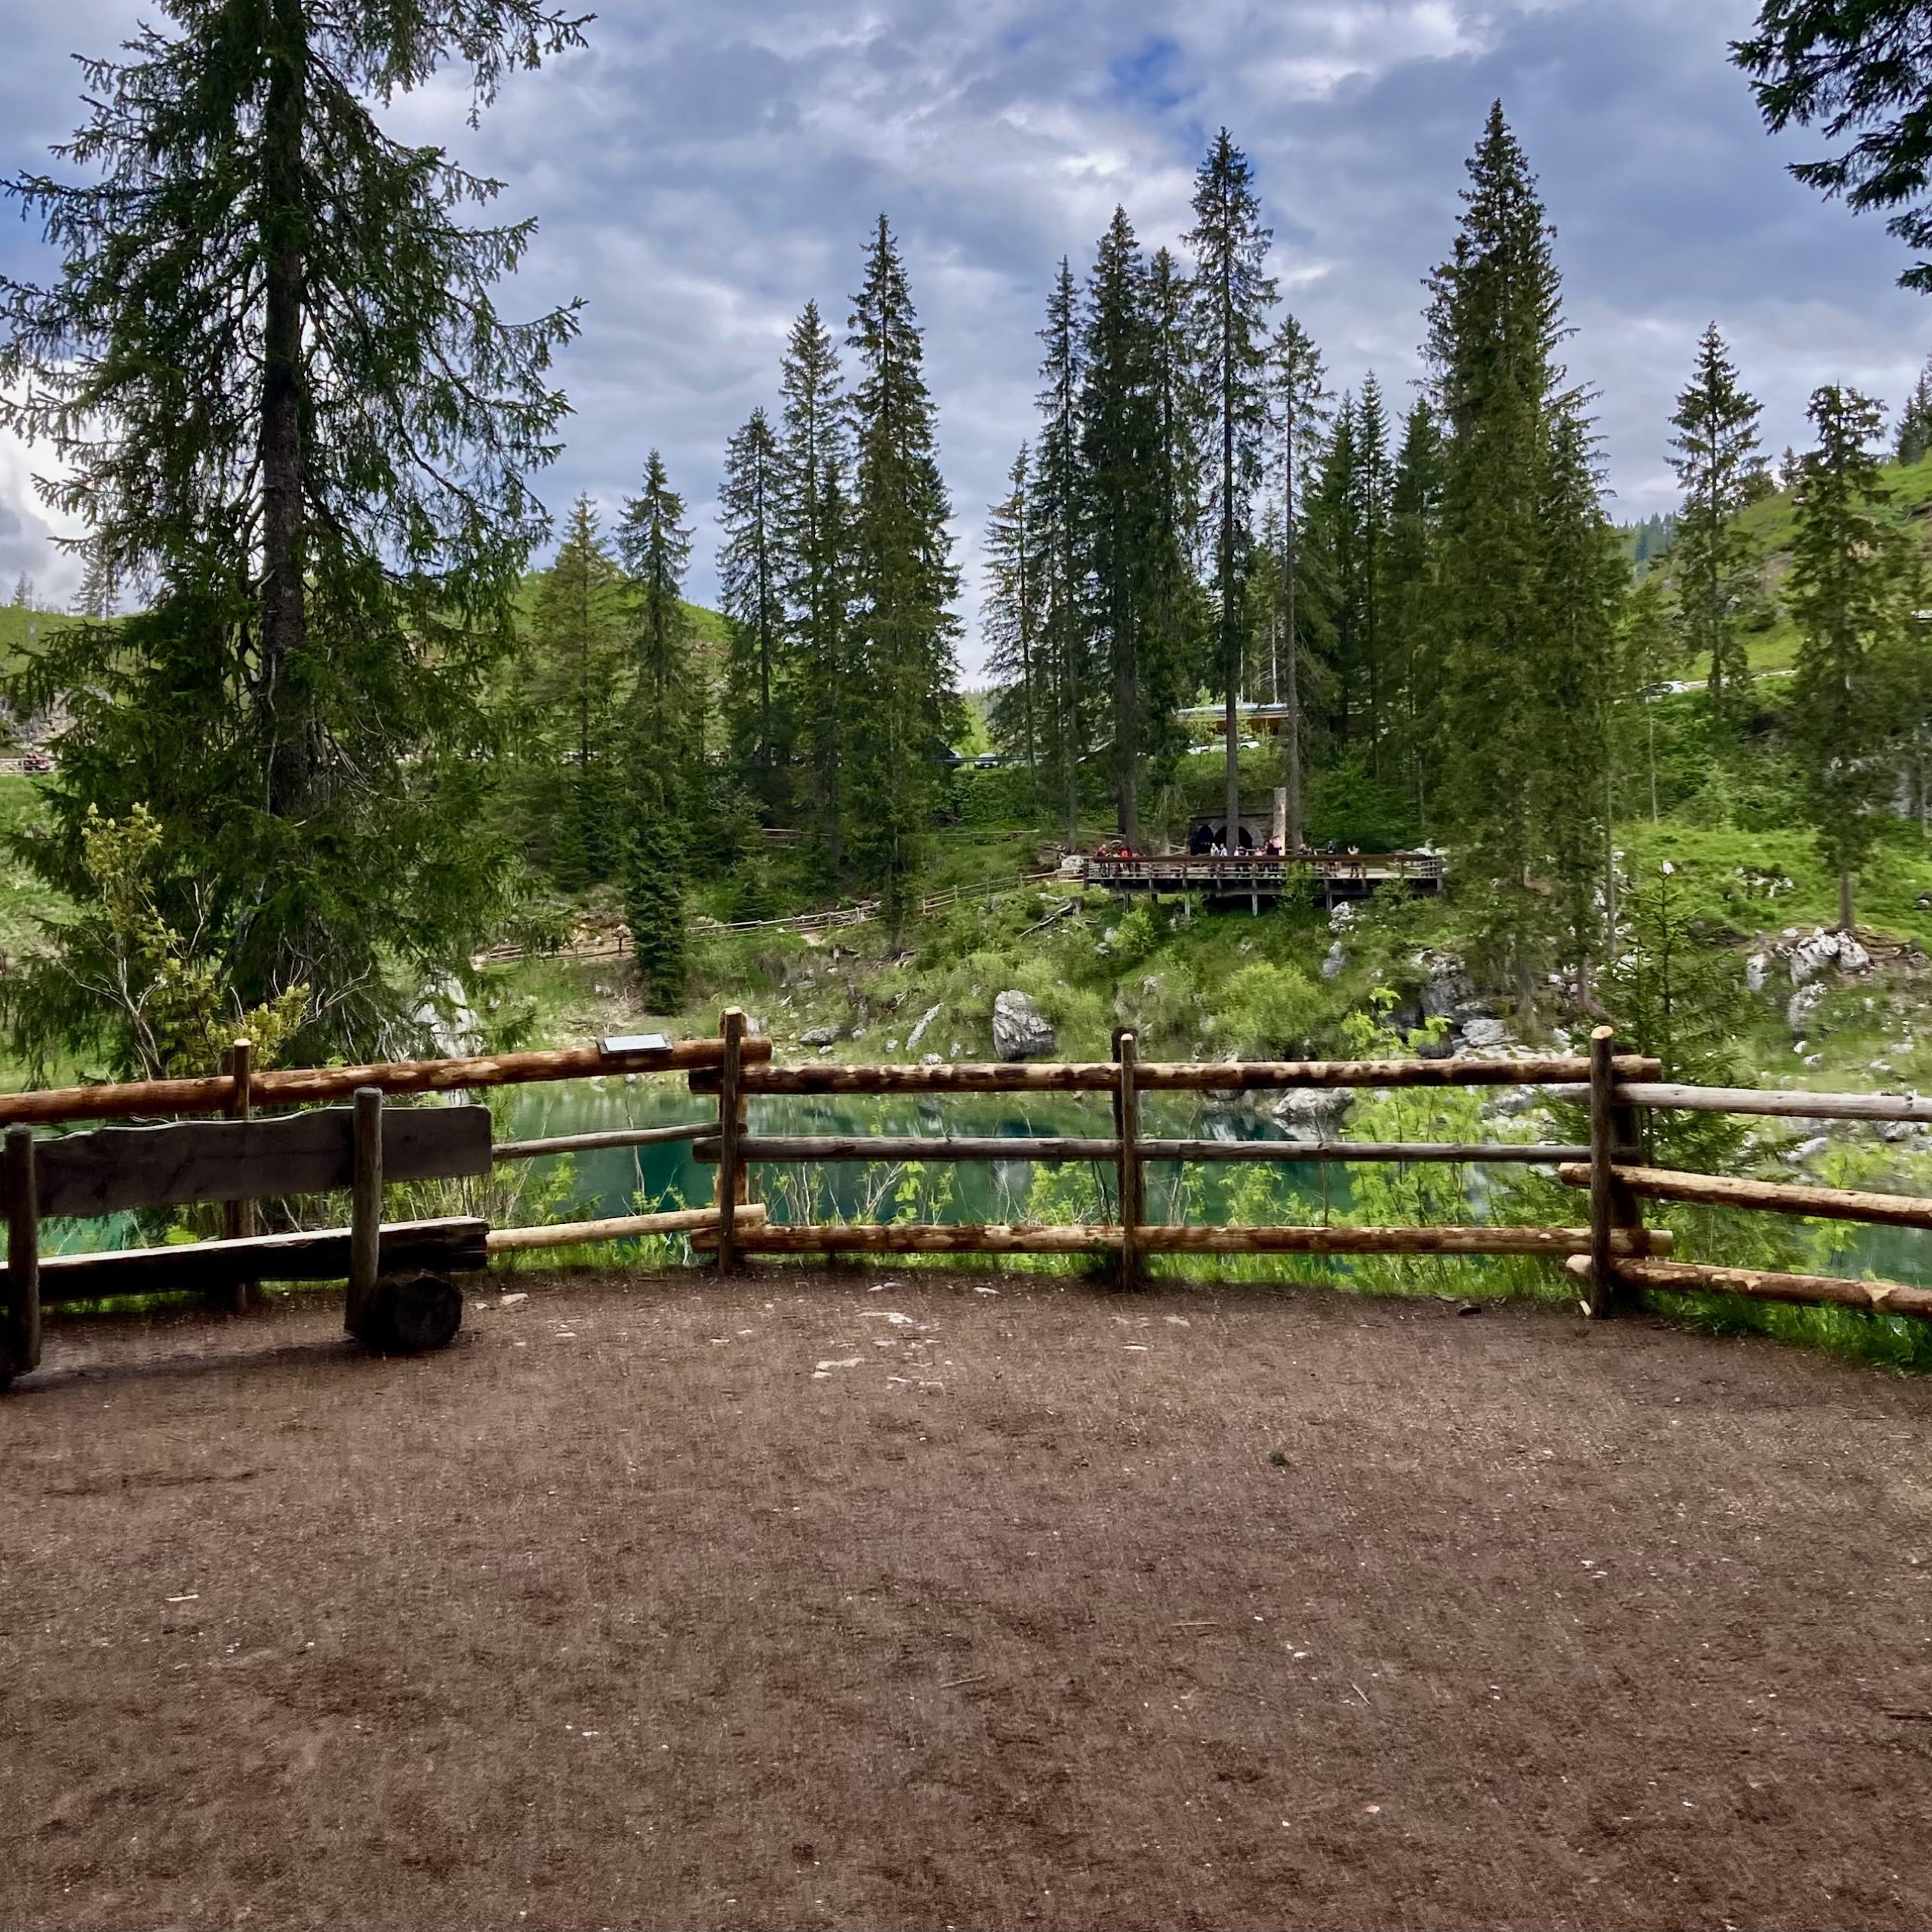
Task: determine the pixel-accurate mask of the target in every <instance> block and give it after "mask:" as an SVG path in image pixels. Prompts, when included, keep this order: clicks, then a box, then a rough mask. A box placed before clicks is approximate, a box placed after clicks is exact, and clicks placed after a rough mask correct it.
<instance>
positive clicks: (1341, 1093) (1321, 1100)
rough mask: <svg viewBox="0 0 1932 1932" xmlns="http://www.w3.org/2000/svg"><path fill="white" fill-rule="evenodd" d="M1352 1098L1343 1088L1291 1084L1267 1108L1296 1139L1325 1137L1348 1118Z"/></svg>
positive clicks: (1353, 1097)
mask: <svg viewBox="0 0 1932 1932" xmlns="http://www.w3.org/2000/svg"><path fill="white" fill-rule="evenodd" d="M1353 1106H1355V1095H1354V1094H1352V1093H1351V1092H1350V1091H1349V1089H1348V1088H1346V1087H1291V1088H1289V1089H1288V1091H1287V1092H1286V1093H1285V1094H1283V1095H1282V1096H1281V1098H1280V1099H1279V1100H1277V1101H1276V1102H1275V1104H1274V1106H1273V1107H1272V1109H1270V1110H1269V1111H1270V1112H1272V1113H1273V1115H1274V1116H1275V1118H1276V1119H1277V1120H1278V1121H1280V1122H1281V1124H1282V1125H1283V1126H1284V1127H1285V1128H1287V1129H1288V1131H1289V1132H1290V1134H1291V1135H1292V1136H1293V1137H1294V1138H1295V1139H1297V1140H1327V1139H1328V1138H1329V1137H1331V1136H1332V1135H1333V1134H1334V1131H1335V1130H1336V1129H1337V1128H1339V1127H1340V1125H1341V1124H1342V1122H1343V1121H1345V1120H1346V1119H1347V1118H1348V1116H1349V1110H1350V1109H1352V1107H1353Z"/></svg>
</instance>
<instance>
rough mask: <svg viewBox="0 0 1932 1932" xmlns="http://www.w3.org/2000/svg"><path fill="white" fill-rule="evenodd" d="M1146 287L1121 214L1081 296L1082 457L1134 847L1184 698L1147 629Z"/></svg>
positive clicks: (1159, 643) (1150, 480)
mask: <svg viewBox="0 0 1932 1932" xmlns="http://www.w3.org/2000/svg"><path fill="white" fill-rule="evenodd" d="M1151 321H1152V318H1151V315H1150V312H1149V305H1148V301H1147V292H1146V267H1145V265H1144V263H1143V261H1142V259H1141V255H1140V245H1139V244H1138V243H1137V242H1136V240H1135V239H1134V229H1133V228H1132V226H1131V224H1130V223H1128V219H1127V214H1126V211H1125V210H1124V209H1123V208H1115V211H1114V218H1113V221H1112V224H1111V226H1109V229H1108V230H1107V232H1106V235H1104V236H1103V238H1101V242H1100V248H1099V250H1098V251H1097V256H1096V259H1095V261H1094V272H1093V275H1092V278H1091V281H1090V282H1089V285H1088V297H1087V308H1086V316H1085V327H1084V345H1083V355H1082V361H1083V364H1084V367H1083V370H1082V374H1081V390H1080V443H1079V451H1080V459H1081V473H1082V478H1083V480H1084V485H1085V493H1084V494H1085V501H1084V518H1083V521H1084V527H1085V529H1086V532H1087V539H1088V560H1089V586H1088V595H1089V599H1090V601H1089V605H1088V610H1089V612H1090V620H1089V621H1090V630H1091V635H1092V636H1093V638H1094V659H1095V662H1096V664H1097V666H1100V665H1104V666H1105V667H1106V670H1107V672H1109V679H1108V683H1109V695H1110V698H1111V703H1110V706H1109V710H1110V712H1111V717H1110V719H1109V723H1110V730H1109V737H1110V739H1111V740H1112V745H1111V749H1112V764H1113V791H1114V807H1115V823H1116V824H1117V825H1118V827H1119V829H1120V832H1121V836H1122V837H1123V838H1125V839H1126V841H1128V844H1129V845H1131V846H1134V847H1138V846H1139V845H1140V842H1141V838H1140V768H1141V761H1142V758H1143V753H1144V752H1145V749H1146V746H1147V745H1148V743H1149V740H1150V738H1152V739H1156V740H1158V738H1160V737H1161V736H1163V735H1164V731H1165V730H1166V729H1167V728H1168V721H1169V720H1170V719H1171V718H1172V716H1173V714H1174V709H1175V708H1176V706H1177V704H1178V703H1179V700H1180V695H1181V691H1182V685H1181V666H1180V663H1179V654H1178V652H1177V651H1176V650H1174V648H1172V646H1173V643H1174V641H1173V640H1171V639H1170V638H1168V637H1166V636H1164V635H1163V632H1162V631H1161V627H1160V626H1159V625H1158V623H1156V622H1155V621H1152V620H1153V617H1154V608H1153V607H1154V605H1155V601H1156V598H1157V595H1158V563H1159V560H1158V556H1157V549H1158V544H1159V543H1160V538H1161V506H1160V497H1159V490H1158V472H1157V468H1156V465H1157V461H1158V454H1159V448H1160V436H1159V429H1160V423H1159V417H1158V413H1157V403H1156V397H1155V388H1154V380H1153V376H1154V372H1153V366H1152V349H1153V343H1152V328H1151Z"/></svg>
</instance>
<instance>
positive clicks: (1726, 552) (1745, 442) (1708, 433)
mask: <svg viewBox="0 0 1932 1932" xmlns="http://www.w3.org/2000/svg"><path fill="white" fill-rule="evenodd" d="M1760 414H1761V411H1760V408H1759V406H1758V404H1757V403H1755V402H1754V401H1752V399H1751V398H1750V397H1749V396H1748V395H1746V394H1745V392H1744V390H1743V387H1742V386H1740V383H1739V382H1738V380H1737V368H1736V365H1734V363H1733V362H1732V361H1731V359H1730V352H1729V351H1728V350H1727V349H1726V348H1725V346H1724V338H1723V337H1721V335H1719V334H1718V326H1717V325H1716V323H1715V322H1713V323H1712V324H1711V325H1710V326H1709V328H1707V329H1706V330H1705V331H1704V334H1703V340H1701V341H1700V343H1698V345H1697V367H1696V368H1695V369H1694V371H1693V372H1692V375H1691V378H1690V383H1689V385H1688V386H1687V387H1686V388H1685V389H1684V392H1683V393H1682V395H1680V396H1679V397H1678V398H1677V414H1675V416H1673V417H1672V418H1671V425H1672V427H1673V428H1674V429H1675V430H1676V431H1677V435H1676V436H1675V438H1673V440H1672V444H1671V447H1672V449H1673V450H1674V451H1676V454H1675V455H1674V456H1673V457H1672V459H1671V467H1672V469H1675V471H1676V472H1677V480H1678V483H1679V484H1680V485H1681V486H1682V488H1683V491H1684V507H1683V509H1682V510H1681V512H1679V514H1678V519H1677V530H1676V535H1675V539H1674V540H1673V542H1672V546H1671V568H1672V572H1673V574H1675V578H1676V583H1677V608H1678V614H1679V620H1680V622H1681V626H1682V629H1683V634H1684V650H1685V651H1686V653H1687V654H1690V655H1692V656H1697V655H1702V656H1704V657H1708V659H1709V663H1710V678H1709V695H1710V708H1711V716H1712V719H1713V721H1715V723H1716V724H1718V727H1719V728H1720V729H1723V730H1730V731H1734V730H1736V729H1737V727H1738V725H1739V724H1741V723H1742V721H1743V715H1744V711H1745V708H1746V706H1748V705H1749V702H1750V696H1751V672H1750V667H1749V663H1747V661H1746V655H1745V641H1744V626H1743V620H1744V618H1745V617H1746V616H1747V615H1748V614H1749V609H1750V607H1751V605H1752V603H1753V601H1755V597H1756V594H1757V590H1758V578H1759V571H1760V568H1761V557H1760V555H1759V554H1758V546H1757V544H1756V543H1755V542H1754V541H1753V540H1752V537H1751V535H1750V534H1749V531H1746V529H1745V528H1743V526H1742V525H1740V523H1739V522H1738V520H1737V517H1738V512H1740V510H1742V509H1744V508H1745V507H1746V505H1747V504H1748V503H1749V502H1750V501H1751V500H1752V487H1753V482H1754V479H1755V477H1756V475H1758V472H1759V470H1760V469H1761V464H1760V463H1758V461H1757V460H1755V451H1756V450H1757V448H1758V417H1759V415H1760Z"/></svg>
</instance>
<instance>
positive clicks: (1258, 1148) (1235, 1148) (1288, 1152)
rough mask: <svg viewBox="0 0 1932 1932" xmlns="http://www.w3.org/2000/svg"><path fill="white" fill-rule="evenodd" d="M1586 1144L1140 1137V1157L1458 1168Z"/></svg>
mask: <svg viewBox="0 0 1932 1932" xmlns="http://www.w3.org/2000/svg"><path fill="white" fill-rule="evenodd" d="M1589 1154H1590V1150H1589V1148H1587V1147H1583V1146H1568V1145H1565V1146H1549V1147H1540V1146H1523V1145H1519V1144H1518V1143H1515V1142H1513V1141H1463V1142H1457V1141H1449V1140H1143V1141H1142V1142H1141V1143H1140V1157H1141V1158H1142V1159H1143V1160H1144V1161H1207V1162H1221V1161H1275V1162H1278V1163H1282V1164H1290V1165H1306V1164H1311V1163H1318V1164H1328V1165H1334V1166H1347V1165H1348V1164H1350V1163H1352V1162H1359V1163H1361V1164H1362V1165H1364V1166H1371V1165H1375V1164H1382V1163H1401V1164H1404V1165H1420V1164H1426V1163H1428V1162H1431V1161H1434V1162H1448V1163H1451V1164H1454V1165H1456V1166H1458V1167H1463V1166H1467V1167H1479V1166H1484V1165H1490V1164H1496V1165H1503V1164H1507V1165H1511V1166H1518V1167H1555V1166H1556V1165H1557V1164H1558V1163H1560V1162H1561V1161H1586V1160H1588V1159H1589Z"/></svg>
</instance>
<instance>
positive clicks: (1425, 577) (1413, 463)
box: [1382, 395, 1442, 834]
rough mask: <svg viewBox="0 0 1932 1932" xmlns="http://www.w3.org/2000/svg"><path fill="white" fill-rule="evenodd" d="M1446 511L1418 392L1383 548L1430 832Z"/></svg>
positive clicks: (1398, 724) (1394, 642)
mask: <svg viewBox="0 0 1932 1932" xmlns="http://www.w3.org/2000/svg"><path fill="white" fill-rule="evenodd" d="M1441 515H1442V436H1441V430H1440V429H1439V428H1438V426H1437V423H1436V417H1435V411H1434V409H1433V408H1431V407H1430V405H1429V398H1427V397H1426V395H1425V396H1418V397H1417V398H1416V401H1415V403H1414V406H1413V407H1412V408H1411V409H1410V411H1409V413H1408V414H1407V417H1405V418H1404V421H1403V425H1402V445H1401V449H1400V450H1399V451H1398V452H1397V454H1396V457H1395V476H1394V480H1393V481H1392V483H1391V485H1390V486H1389V537H1388V541H1387V543H1386V546H1384V549H1383V592H1382V603H1383V611H1384V613H1385V616H1386V629H1387V635H1388V636H1389V639H1390V643H1391V655H1392V660H1393V662H1392V671H1393V675H1394V678H1395V686H1396V690H1397V693H1398V696H1397V699H1396V716H1395V721H1394V723H1393V724H1392V731H1393V734H1394V739H1395V747H1394V751H1395V767H1396V769H1397V771H1398V773H1399V774H1400V783H1401V791H1402V795H1403V796H1404V798H1405V799H1406V800H1407V802H1408V806H1409V809H1410V811H1411V812H1412V813H1413V814H1414V818H1415V821H1416V823H1417V826H1420V828H1421V829H1422V830H1423V832H1424V833H1425V834H1426V832H1427V831H1428V829H1429V807H1430V804H1431V802H1432V798H1433V785H1434V777H1435V758H1436V753H1437V743H1436V730H1435V725H1436V718H1437V708H1436V697H1437V693H1438V690H1439V688H1440V681H1441V651H1440V643H1439V638H1438V628H1437V626H1438V620H1439V615H1440V595H1439V590H1438V571H1439V568H1440V563H1441V549H1440V544H1439V528H1438V527H1439V525H1440V523H1441Z"/></svg>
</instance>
